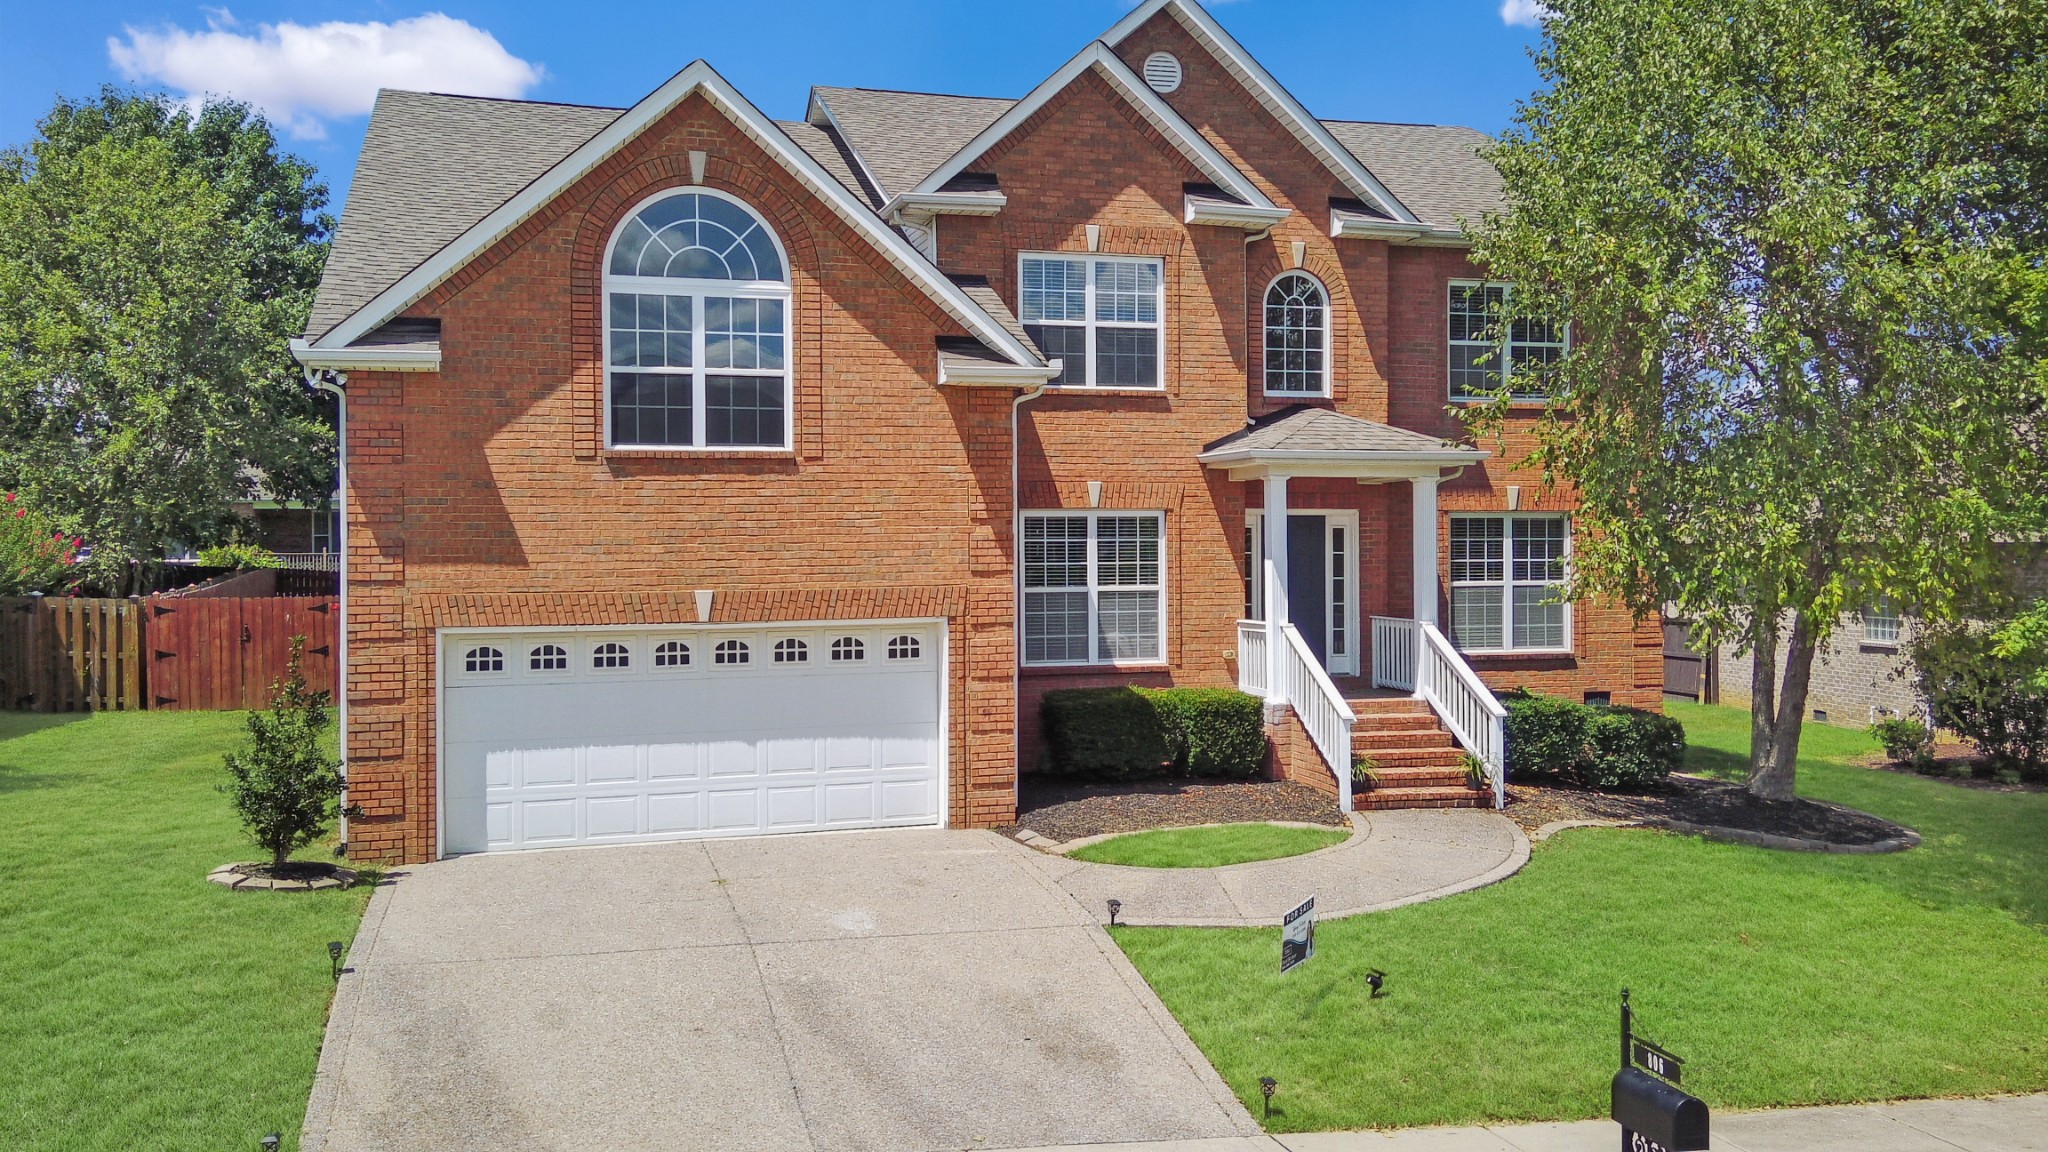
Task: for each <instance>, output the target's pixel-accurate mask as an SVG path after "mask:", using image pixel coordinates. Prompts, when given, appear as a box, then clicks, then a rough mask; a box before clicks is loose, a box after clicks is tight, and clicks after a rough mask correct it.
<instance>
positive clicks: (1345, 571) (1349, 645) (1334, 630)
mask: <svg viewBox="0 0 2048 1152" xmlns="http://www.w3.org/2000/svg"><path fill="white" fill-rule="evenodd" d="M1262 516H1263V514H1262V513H1260V512H1258V511H1256V510H1254V511H1252V512H1251V514H1250V517H1249V522H1248V524H1247V526H1246V549H1245V551H1246V556H1247V558H1248V559H1249V561H1250V563H1249V566H1248V567H1247V569H1246V571H1247V572H1249V573H1251V574H1252V578H1251V580H1250V581H1249V584H1250V587H1249V588H1248V589H1247V592H1248V601H1249V607H1250V609H1251V618H1252V619H1254V620H1263V619H1265V618H1266V605H1265V599H1266V596H1265V589H1264V588H1263V587H1262V586H1261V584H1262V581H1261V578H1260V576H1259V574H1260V573H1261V572H1262V571H1263V570H1264V567H1265V554H1264V552H1263V541H1264V539H1265V538H1264V536H1263V535H1262V534H1261V533H1262V529H1261V527H1260V521H1261V518H1262ZM1357 540H1358V514H1357V513H1356V512H1340V511H1328V512H1291V513H1289V514H1288V517H1287V614H1288V619H1290V620H1292V621H1293V622H1294V627H1295V628H1296V629H1297V630H1298V631H1300V633H1301V638H1302V639H1303V640H1304V641H1306V642H1307V643H1308V647H1309V651H1311V652H1314V653H1315V654H1316V658H1317V659H1318V660H1321V661H1322V663H1323V668H1324V669H1325V670H1326V671H1328V672H1330V673H1331V674H1332V675H1337V676H1356V675H1358V652H1357V646H1356V641H1355V637H1356V636H1357V635H1358V625H1357V619H1358V618H1357V605H1356V603H1355V602H1354V596H1353V593H1352V590H1353V589H1354V588H1356V587H1357V586H1358V557H1357V553H1356V551H1355V549H1356V541H1357Z"/></svg>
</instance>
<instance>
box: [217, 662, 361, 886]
mask: <svg viewBox="0 0 2048 1152" xmlns="http://www.w3.org/2000/svg"><path fill="white" fill-rule="evenodd" d="M305 651H306V638H305V637H304V636H294V637H292V654H291V661H290V663H289V664H287V665H286V666H285V674H284V675H283V676H282V677H280V678H279V679H278V681H277V683H276V684H274V685H272V686H271V695H270V709H269V710H268V711H266V712H252V713H250V714H249V740H248V742H247V743H246V744H244V745H243V746H242V747H241V748H238V749H236V750H235V751H233V752H230V753H228V755H227V769H228V777H229V782H228V784H227V786H226V787H225V788H224V789H223V790H224V791H225V792H227V794H228V795H229V796H230V797H231V798H233V800H234V804H235V814H236V815H237V816H240V817H241V819H242V824H243V826H244V827H246V828H247V829H248V830H249V836H250V838H251V839H253V840H255V841H256V843H257V845H258V846H260V847H261V848H262V849H263V850H264V851H265V852H268V853H269V854H270V864H271V867H272V868H273V869H281V868H283V867H284V864H285V861H286V859H287V858H289V857H290V856H291V854H292V853H293V852H295V851H297V850H298V849H300V848H303V847H305V846H306V845H308V844H311V843H312V842H313V841H315V840H318V839H319V838H320V837H321V836H322V835H324V834H325V833H326V831H327V825H328V824H329V823H330V822H331V821H333V819H334V817H335V816H336V815H337V814H339V813H340V812H341V811H342V809H341V807H340V800H341V793H342V789H343V788H344V787H346V784H345V782H344V781H343V779H342V775H341V761H340V760H338V759H336V758H335V757H333V756H330V755H328V754H327V750H326V749H325V748H323V747H322V746H321V741H320V738H321V734H322V733H324V732H325V731H326V730H327V725H328V724H329V723H331V722H332V718H331V717H330V716H329V715H328V713H327V693H325V692H314V691H311V690H309V689H308V688H307V687H306V677H305V673H304V672H303V671H302V670H301V668H300V664H301V662H302V661H303V659H304V657H305ZM348 814H349V815H350V816H354V815H355V813H354V812H353V811H351V812H349V813H348Z"/></svg>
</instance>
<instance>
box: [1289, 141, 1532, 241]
mask: <svg viewBox="0 0 2048 1152" xmlns="http://www.w3.org/2000/svg"><path fill="white" fill-rule="evenodd" d="M1323 126H1324V127H1326V128H1328V129H1329V130H1330V135H1332V136H1334V137H1336V138H1337V143H1339V144H1342V145H1343V146H1344V147H1345V148H1346V149H1348V150H1349V151H1350V153H1351V154H1352V155H1353V156H1356V157H1358V162H1359V163H1360V164H1363V165H1365V167H1366V170H1367V171H1369V172H1371V173H1372V174H1373V175H1374V176H1377V177H1379V180H1380V183H1382V184H1385V185H1386V186H1387V191H1389V192H1392V193H1393V194H1394V196H1395V197H1396V198H1397V199H1399V200H1400V201H1401V203H1403V204H1406V205H1407V206H1408V210H1409V211H1411V212H1413V213H1415V215H1416V216H1418V217H1420V218H1421V219H1422V220H1423V222H1424V223H1428V224H1440V225H1443V226H1445V227H1449V226H1452V225H1456V224H1459V223H1461V222H1463V223H1465V224H1470V225H1476V224H1478V223H1479V221H1480V218H1481V217H1482V216H1484V215H1485V214H1486V213H1488V212H1505V211H1507V201H1506V200H1505V199H1504V198H1503V197H1502V196H1501V181H1500V172H1499V171H1498V170H1496V169H1495V168H1494V166H1493V165H1492V164H1490V163H1488V162H1487V161H1486V159H1485V158H1484V157H1482V156H1480V154H1479V150H1480V149H1481V148H1483V147H1485V146H1486V145H1487V144H1489V143H1491V142H1492V140H1491V138H1490V137H1488V136H1487V135H1486V133H1484V132H1480V131H1477V130H1475V129H1471V128H1447V127H1440V126H1438V125H1434V124H1369V123H1363V122H1360V121H1355V120H1325V121H1323Z"/></svg>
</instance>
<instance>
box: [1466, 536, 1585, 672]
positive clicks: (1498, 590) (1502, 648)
mask: <svg viewBox="0 0 2048 1152" xmlns="http://www.w3.org/2000/svg"><path fill="white" fill-rule="evenodd" d="M1570 553H1571V528H1570V525H1568V524H1567V523H1566V522H1565V519H1564V517H1562V516H1453V517H1451V639H1452V640H1454V641H1455V642H1456V643H1457V645H1458V647H1460V648H1464V649H1467V650H1469V651H1480V652H1516V651H1532V652H1562V651H1566V650H1568V649H1569V648H1570V646H1571V606H1570V605H1569V604H1567V603H1565V601H1564V580H1565V561H1566V559H1567V557H1568V556H1569V555H1570Z"/></svg>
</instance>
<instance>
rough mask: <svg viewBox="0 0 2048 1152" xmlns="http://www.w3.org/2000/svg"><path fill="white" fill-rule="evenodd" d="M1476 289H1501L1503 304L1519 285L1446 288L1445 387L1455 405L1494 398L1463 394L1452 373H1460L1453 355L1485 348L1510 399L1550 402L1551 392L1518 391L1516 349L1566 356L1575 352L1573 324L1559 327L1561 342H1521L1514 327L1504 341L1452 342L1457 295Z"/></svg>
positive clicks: (1476, 283)
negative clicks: (1550, 351)
mask: <svg viewBox="0 0 2048 1152" xmlns="http://www.w3.org/2000/svg"><path fill="white" fill-rule="evenodd" d="M1474 288H1480V289H1487V288H1498V289H1500V290H1501V293H1502V300H1503V302H1505V301H1506V300H1507V299H1508V298H1510V297H1512V296H1513V295H1514V292H1515V286H1514V285H1513V284H1512V283H1509V282H1507V281H1502V280H1452V281H1450V282H1449V283H1448V284H1447V285H1445V287H1444V386H1445V388H1446V390H1447V392H1448V394H1449V396H1450V398H1451V403H1453V404H1484V403H1487V402H1489V401H1490V400H1491V397H1488V396H1484V395H1481V394H1479V393H1475V392H1466V391H1463V390H1462V389H1461V385H1459V384H1458V382H1457V380H1456V379H1455V378H1454V377H1453V375H1452V373H1453V372H1455V371H1456V369H1457V366H1458V363H1459V361H1460V358H1459V357H1457V356H1454V355H1452V353H1453V352H1455V351H1456V350H1457V349H1459V348H1484V349H1486V350H1487V351H1489V352H1491V353H1493V363H1492V365H1491V366H1490V367H1489V369H1488V370H1489V371H1491V372H1492V373H1493V374H1494V375H1495V376H1496V377H1498V378H1499V381H1500V383H1501V384H1502V385H1503V386H1505V387H1506V388H1507V390H1508V399H1510V400H1518V401H1527V402H1535V403H1540V402H1544V401H1547V400H1549V399H1550V394H1549V393H1548V392H1541V391H1537V392H1517V391H1515V349H1516V348H1518V347H1519V348H1555V349H1557V353H1558V355H1559V356H1564V355H1566V354H1568V353H1570V352H1571V347H1572V329H1571V325H1569V324H1565V323H1559V324H1557V329H1558V339H1556V340H1522V341H1517V340H1516V339H1515V338H1514V329H1513V326H1512V325H1510V326H1509V329H1508V331H1506V332H1503V333H1502V334H1501V338H1500V339H1499V340H1498V341H1495V340H1453V339H1451V302H1452V301H1453V300H1454V299H1456V297H1457V293H1458V292H1459V291H1461V290H1463V291H1470V290H1471V289H1474Z"/></svg>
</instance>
